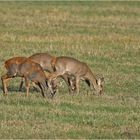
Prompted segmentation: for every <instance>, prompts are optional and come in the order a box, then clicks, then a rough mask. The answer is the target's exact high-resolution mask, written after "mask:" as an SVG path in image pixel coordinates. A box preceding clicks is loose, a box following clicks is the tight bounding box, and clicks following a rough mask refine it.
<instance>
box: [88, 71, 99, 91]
mask: <svg viewBox="0 0 140 140" xmlns="http://www.w3.org/2000/svg"><path fill="white" fill-rule="evenodd" d="M86 79H88V80H89V81H90V83H91V84H92V85H93V87H94V88H95V89H98V85H97V81H96V77H95V75H94V74H93V73H92V71H91V70H90V69H89V70H88V72H87V74H86Z"/></svg>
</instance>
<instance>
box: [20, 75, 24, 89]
mask: <svg viewBox="0 0 140 140" xmlns="http://www.w3.org/2000/svg"><path fill="white" fill-rule="evenodd" d="M23 83H24V78H22V80H21V82H20V86H19V91H21V90H22V87H23Z"/></svg>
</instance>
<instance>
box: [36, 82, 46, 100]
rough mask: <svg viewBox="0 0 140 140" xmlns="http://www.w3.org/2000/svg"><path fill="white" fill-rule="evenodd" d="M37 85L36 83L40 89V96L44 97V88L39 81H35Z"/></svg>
mask: <svg viewBox="0 0 140 140" xmlns="http://www.w3.org/2000/svg"><path fill="white" fill-rule="evenodd" d="M37 85H38V86H39V88H40V89H41V94H42V96H43V97H45V94H44V90H43V88H42V86H41V84H40V83H37Z"/></svg>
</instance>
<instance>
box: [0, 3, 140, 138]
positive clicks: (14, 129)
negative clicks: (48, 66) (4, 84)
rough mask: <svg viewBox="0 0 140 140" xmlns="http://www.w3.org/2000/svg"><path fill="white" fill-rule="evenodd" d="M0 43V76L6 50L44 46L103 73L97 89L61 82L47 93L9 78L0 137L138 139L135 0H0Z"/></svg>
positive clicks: (139, 58)
mask: <svg viewBox="0 0 140 140" xmlns="http://www.w3.org/2000/svg"><path fill="white" fill-rule="evenodd" d="M0 49H1V50H0V74H1V75H2V74H4V73H5V69H4V67H3V63H4V61H5V60H6V59H9V58H10V57H13V56H30V55H32V54H33V53H37V52H49V53H50V54H52V55H54V56H60V55H64V56H72V57H74V58H77V59H79V60H81V61H84V62H86V63H87V64H88V65H89V66H90V68H91V69H92V71H94V72H95V73H101V74H103V75H104V77H105V86H104V95H103V96H96V95H92V92H91V91H90V90H89V88H88V86H87V85H86V84H85V83H83V82H81V86H80V94H78V95H73V96H71V95H69V94H68V89H67V87H66V85H65V83H63V84H62V85H60V87H59V90H58V93H57V94H56V96H55V98H54V99H53V100H51V99H43V98H42V96H41V93H37V92H34V91H33V89H32V88H31V89H30V95H29V98H26V97H25V89H23V91H22V92H18V91H17V89H18V86H19V82H20V78H15V79H13V80H11V82H10V83H9V92H8V93H9V94H8V96H6V97H4V96H3V95H2V89H1V88H0V138H28V139H29V138H40V139H41V138H52V139H53V138H60V139H61V138H67V139H68V138H87V139H90V138H92V139H93V138H140V2H65V1H64V2H0ZM0 87H1V82H0Z"/></svg>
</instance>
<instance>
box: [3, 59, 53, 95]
mask: <svg viewBox="0 0 140 140" xmlns="http://www.w3.org/2000/svg"><path fill="white" fill-rule="evenodd" d="M5 68H6V69H7V73H6V74H5V75H3V76H2V77H1V80H2V85H3V92H4V95H6V94H7V82H8V80H9V79H11V78H14V77H23V78H24V79H25V86H26V96H28V95H29V87H30V81H31V82H33V83H35V84H36V85H38V86H39V88H40V89H41V93H42V96H43V97H45V92H46V90H47V87H48V84H47V81H48V78H47V77H46V75H45V73H44V71H43V69H42V67H41V66H40V65H39V64H38V63H35V62H33V61H31V60H30V59H27V58H26V57H13V58H11V59H8V60H7V61H5ZM54 93H55V90H52V89H51V94H52V95H53V94H54Z"/></svg>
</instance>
